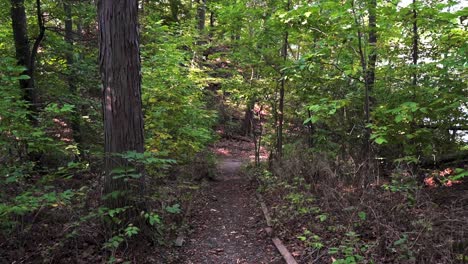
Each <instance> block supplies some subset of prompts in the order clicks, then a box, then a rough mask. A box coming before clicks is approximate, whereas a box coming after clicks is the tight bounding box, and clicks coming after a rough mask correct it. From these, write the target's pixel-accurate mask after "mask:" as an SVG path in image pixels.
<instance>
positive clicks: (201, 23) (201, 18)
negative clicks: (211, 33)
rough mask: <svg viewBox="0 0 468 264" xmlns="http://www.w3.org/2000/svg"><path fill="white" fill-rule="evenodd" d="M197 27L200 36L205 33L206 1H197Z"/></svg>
mask: <svg viewBox="0 0 468 264" xmlns="http://www.w3.org/2000/svg"><path fill="white" fill-rule="evenodd" d="M197 4H198V5H197V22H198V23H197V24H198V25H197V26H198V31H200V34H201V33H203V31H205V21H206V0H197Z"/></svg>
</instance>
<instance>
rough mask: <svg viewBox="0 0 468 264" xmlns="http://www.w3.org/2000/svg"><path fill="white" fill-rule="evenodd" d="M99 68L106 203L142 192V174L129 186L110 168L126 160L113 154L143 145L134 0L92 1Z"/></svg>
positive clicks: (120, 202)
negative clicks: (95, 6)
mask: <svg viewBox="0 0 468 264" xmlns="http://www.w3.org/2000/svg"><path fill="white" fill-rule="evenodd" d="M98 14H99V15H98V19H99V30H100V36H99V48H100V55H99V56H100V71H101V78H102V85H103V89H104V90H103V95H104V97H103V107H104V109H103V111H104V138H105V147H104V151H105V173H106V174H105V181H104V195H105V197H106V195H107V196H109V194H112V193H114V194H118V195H117V197H115V196H113V198H109V197H108V198H107V199H106V200H105V203H106V205H107V206H108V207H109V208H119V207H123V206H126V205H128V204H129V203H130V200H129V198H130V197H129V195H128V193H129V192H130V191H137V192H139V195H144V177H143V176H142V177H141V178H140V179H139V189H137V190H135V189H134V187H132V186H130V185H129V183H128V182H126V181H124V180H123V179H114V178H113V174H112V172H113V170H114V169H115V168H118V167H122V166H128V165H129V164H128V163H127V162H126V161H125V160H124V159H122V158H120V157H119V156H118V154H122V153H125V152H128V151H136V152H139V153H142V152H143V151H144V135H143V113H142V102H141V76H140V70H141V64H140V53H139V52H140V51H139V36H138V1H137V0H120V1H115V0H101V1H100V2H99V5H98Z"/></svg>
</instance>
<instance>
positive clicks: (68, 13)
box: [63, 0, 83, 156]
mask: <svg viewBox="0 0 468 264" xmlns="http://www.w3.org/2000/svg"><path fill="white" fill-rule="evenodd" d="M63 10H64V12H65V42H67V44H68V47H67V50H66V52H65V59H66V62H67V68H68V76H67V82H68V90H69V91H70V94H71V95H72V96H78V95H77V93H76V92H77V91H76V84H75V81H76V80H75V74H76V73H75V70H74V65H73V64H74V59H73V45H74V39H73V20H72V7H71V5H70V3H69V2H68V0H65V1H64V2H63ZM75 109H76V113H77V115H75V116H73V117H72V120H71V128H72V130H73V140H74V141H75V143H76V145H77V147H78V150H79V152H80V156H82V155H83V150H82V148H81V129H80V110H81V107H79V106H78V105H75Z"/></svg>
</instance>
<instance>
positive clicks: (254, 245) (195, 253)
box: [179, 142, 283, 264]
mask: <svg viewBox="0 0 468 264" xmlns="http://www.w3.org/2000/svg"><path fill="white" fill-rule="evenodd" d="M230 145H231V146H232V145H235V143H234V142H230ZM241 152H242V151H241ZM229 153H239V152H238V151H237V152H236V151H234V150H233V151H230V152H229ZM241 157H243V155H232V154H228V155H224V156H221V157H220V159H219V162H218V176H217V180H216V181H213V182H210V183H209V184H208V186H207V187H206V188H204V189H203V190H202V195H201V198H200V199H197V201H194V203H195V204H194V205H193V209H192V216H191V218H190V221H191V222H190V226H191V227H192V229H191V231H190V234H189V235H188V238H187V239H186V240H187V241H186V244H185V245H184V246H183V248H181V251H182V252H181V254H180V255H179V256H182V257H181V258H180V259H179V261H181V262H180V263H187V264H189V263H197V264H202V263H213V264H215V263H216V264H223V263H255V264H260V263H283V260H282V258H281V256H280V254H279V253H278V252H277V251H276V248H275V247H274V245H273V244H272V243H271V240H270V239H269V237H268V236H267V234H266V233H265V231H264V229H263V228H264V227H265V226H266V223H265V219H264V217H263V215H262V211H261V209H260V206H259V204H258V202H257V201H256V198H255V189H253V187H252V186H251V184H250V182H249V180H248V179H247V178H246V176H244V175H243V174H242V173H240V168H241V166H242V164H243V163H244V161H245V159H242V158H241ZM244 157H245V155H244Z"/></svg>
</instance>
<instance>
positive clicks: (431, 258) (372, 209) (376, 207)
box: [249, 148, 468, 263]
mask: <svg viewBox="0 0 468 264" xmlns="http://www.w3.org/2000/svg"><path fill="white" fill-rule="evenodd" d="M355 168H356V166H354V165H353V164H350V163H349V162H348V163H347V164H344V163H339V162H338V161H330V159H327V158H326V157H325V155H318V154H311V153H308V152H307V150H303V149H299V148H298V149H295V150H294V151H293V152H292V153H290V154H289V155H288V156H287V157H285V158H284V159H283V160H282V162H281V164H278V163H277V164H274V165H273V166H272V167H271V168H270V169H268V167H267V165H266V164H262V165H261V166H260V167H257V168H255V167H252V168H249V173H250V174H251V175H252V176H253V177H255V178H256V179H257V182H258V191H259V192H261V193H263V194H264V196H265V198H266V201H267V202H268V203H269V205H270V206H271V213H272V216H273V218H274V228H275V230H276V231H277V232H279V235H280V236H281V237H282V238H283V239H285V241H286V242H287V243H288V244H289V245H290V247H291V249H292V251H293V252H294V254H295V255H296V256H298V259H299V262H300V263H464V262H463V261H465V262H467V261H468V226H467V225H466V223H467V215H468V207H467V204H468V196H467V195H466V182H465V183H463V182H458V183H459V184H458V185H453V186H452V187H445V186H442V187H440V188H427V187H425V186H423V184H422V182H421V181H420V180H418V177H417V176H416V175H412V174H410V173H408V171H406V170H394V171H393V172H392V173H391V175H389V176H388V177H374V181H373V182H371V183H370V184H368V185H367V186H366V187H364V186H363V185H361V184H359V183H361V182H362V181H361V180H359V177H360V176H359V175H357V174H355V172H356V171H358V170H355ZM345 170H347V171H345ZM459 172H460V170H459ZM351 174H352V175H351ZM459 175H461V174H458V176H459ZM353 177H354V178H355V179H358V180H356V181H355V182H352V181H350V179H352V178H353ZM459 178H460V177H459ZM376 179H378V180H379V181H380V182H377V181H376ZM356 182H357V183H356Z"/></svg>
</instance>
